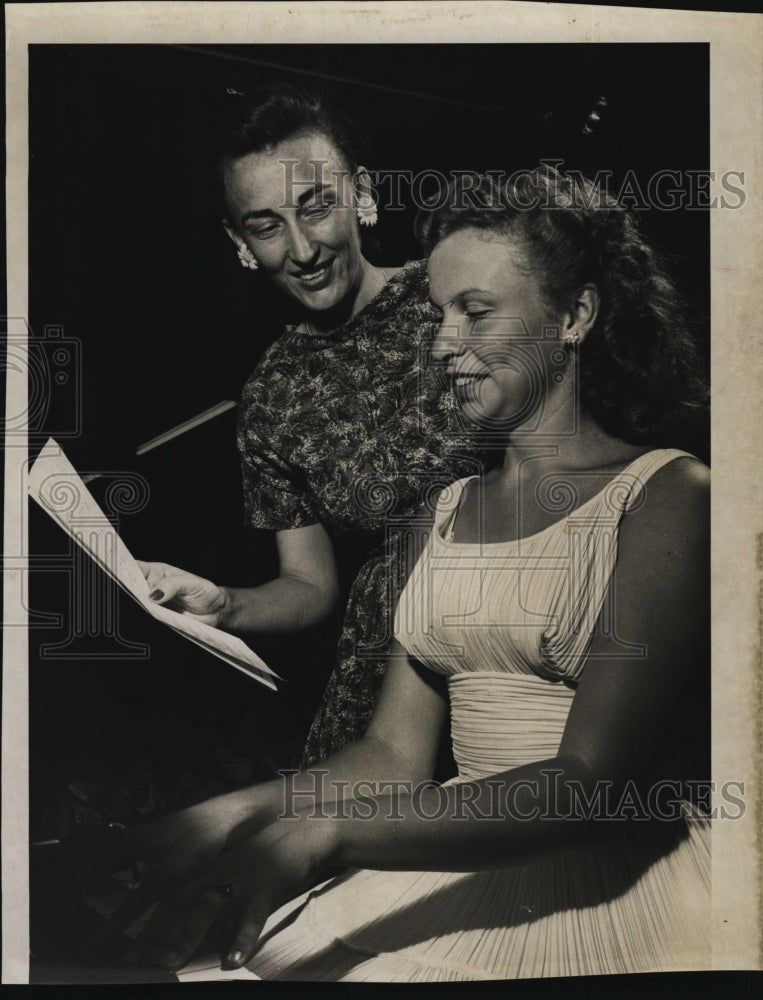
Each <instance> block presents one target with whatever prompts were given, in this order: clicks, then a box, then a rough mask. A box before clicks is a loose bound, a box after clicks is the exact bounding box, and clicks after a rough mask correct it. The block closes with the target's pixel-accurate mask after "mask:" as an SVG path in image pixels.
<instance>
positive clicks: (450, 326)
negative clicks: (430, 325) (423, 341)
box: [432, 319, 462, 365]
mask: <svg viewBox="0 0 763 1000" xmlns="http://www.w3.org/2000/svg"><path fill="white" fill-rule="evenodd" d="M461 349H462V344H461V336H460V328H459V325H458V323H455V322H454V321H453V320H447V319H444V320H443V321H442V322H441V323H440V328H439V330H438V331H437V336H436V337H435V339H434V341H433V343H432V360H433V361H436V362H437V363H438V364H442V365H447V364H448V363H449V362H451V361H452V360H453V358H455V357H456V356H457V355H458V354H460V353H461Z"/></svg>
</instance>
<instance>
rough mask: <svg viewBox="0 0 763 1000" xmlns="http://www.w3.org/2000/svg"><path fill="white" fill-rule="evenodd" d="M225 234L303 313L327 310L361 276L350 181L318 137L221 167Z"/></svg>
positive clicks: (342, 165) (300, 138)
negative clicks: (240, 245) (244, 248)
mask: <svg viewBox="0 0 763 1000" xmlns="http://www.w3.org/2000/svg"><path fill="white" fill-rule="evenodd" d="M225 196H226V202H227V206H228V217H227V220H226V229H227V230H228V233H229V235H230V236H231V237H232V238H233V239H234V240H236V241H237V242H241V241H243V242H244V243H246V245H247V246H248V247H249V249H250V250H251V252H252V253H253V254H254V256H255V258H256V260H257V262H258V264H259V266H260V268H262V270H264V271H265V272H266V273H267V274H268V276H269V277H270V278H271V279H272V281H273V282H274V283H275V284H276V285H277V286H278V287H279V288H281V289H282V290H283V291H284V292H286V293H287V295H290V296H291V297H292V298H294V299H297V301H298V302H300V303H302V305H303V306H305V307H306V308H307V309H311V310H315V311H322V310H325V309H333V308H334V307H336V306H338V305H339V304H340V303H341V302H342V301H343V300H344V299H345V298H347V297H348V296H349V295H351V294H352V293H353V291H354V290H356V289H357V287H358V286H359V284H360V281H361V278H362V262H363V258H362V256H361V252H360V236H359V233H358V224H357V219H356V213H355V211H354V204H355V203H354V192H353V186H352V178H351V177H349V176H348V171H347V167H346V164H345V163H344V161H343V159H342V156H341V154H340V153H339V152H338V150H336V149H335V148H334V147H333V146H332V144H331V142H330V141H329V139H328V138H327V137H326V136H325V135H322V134H321V133H317V132H316V133H312V132H311V133H305V134H302V135H297V136H293V137H292V138H290V139H286V140H285V141H284V142H282V143H279V145H277V146H275V147H274V148H273V149H272V150H270V151H267V152H262V153H249V154H247V155H246V156H241V157H239V158H238V159H235V160H232V161H231V162H230V163H229V164H228V165H227V166H226V169H225Z"/></svg>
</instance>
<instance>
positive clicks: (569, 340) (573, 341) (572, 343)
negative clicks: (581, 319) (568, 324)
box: [564, 330, 580, 347]
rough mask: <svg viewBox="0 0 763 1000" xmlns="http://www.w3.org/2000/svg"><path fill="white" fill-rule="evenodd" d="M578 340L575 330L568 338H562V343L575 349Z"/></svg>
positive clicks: (578, 336) (578, 335)
mask: <svg viewBox="0 0 763 1000" xmlns="http://www.w3.org/2000/svg"><path fill="white" fill-rule="evenodd" d="M579 340H580V334H579V333H578V331H577V330H573V331H572V333H571V334H570V335H569V337H565V338H564V342H565V344H566V345H567V346H568V347H576V346H577V344H578V341H579Z"/></svg>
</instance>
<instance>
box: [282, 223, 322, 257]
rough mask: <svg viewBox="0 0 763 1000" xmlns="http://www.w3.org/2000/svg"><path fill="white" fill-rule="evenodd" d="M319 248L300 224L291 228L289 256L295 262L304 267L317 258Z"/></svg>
mask: <svg viewBox="0 0 763 1000" xmlns="http://www.w3.org/2000/svg"><path fill="white" fill-rule="evenodd" d="M318 250H319V248H318V247H317V246H316V244H315V243H313V241H312V240H311V239H310V238H309V237H308V235H307V233H305V232H304V230H303V229H302V227H301V226H300V225H299V224H295V225H293V226H291V227H290V228H289V256H290V257H291V259H292V260H293V261H294V263H295V264H299V265H300V266H301V267H304V266H305V265H307V264H311V263H312V262H313V261H314V260H316V259H317V256H318Z"/></svg>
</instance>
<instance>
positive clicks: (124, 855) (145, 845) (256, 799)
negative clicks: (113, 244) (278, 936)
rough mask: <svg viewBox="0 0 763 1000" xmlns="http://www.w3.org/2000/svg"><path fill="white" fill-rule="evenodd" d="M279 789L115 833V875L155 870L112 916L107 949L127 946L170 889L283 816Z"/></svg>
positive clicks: (246, 792) (216, 801)
mask: <svg viewBox="0 0 763 1000" xmlns="http://www.w3.org/2000/svg"><path fill="white" fill-rule="evenodd" d="M276 786H278V788H277V787H276ZM279 788H280V783H278V782H271V783H267V784H263V785H256V786H254V787H252V788H246V789H242V790H240V791H237V792H231V793H229V794H227V795H219V796H217V797H215V798H213V799H208V800H207V801H206V802H200V803H199V804H198V805H195V806H191V807H189V808H188V809H183V810H181V811H180V812H177V813H173V814H172V815H170V816H166V817H164V818H163V819H160V820H157V821H155V822H153V823H147V824H145V825H144V826H140V827H136V828H133V829H129V830H125V831H114V834H113V838H112V851H111V857H110V859H108V860H110V861H111V865H110V867H111V870H114V869H116V868H118V867H124V866H126V865H128V864H134V863H135V862H136V861H144V862H148V863H150V864H153V865H155V867H154V868H153V870H152V871H151V872H150V874H149V875H147V876H146V878H145V879H144V880H143V881H142V882H141V884H140V885H139V886H138V888H137V889H135V890H134V891H133V892H131V893H130V895H129V896H128V897H127V899H125V901H124V902H123V903H122V904H121V906H119V908H118V909H117V910H116V911H115V912H114V914H113V915H112V917H111V920H110V921H109V927H108V929H107V937H106V945H107V947H116V946H117V945H118V943H119V942H122V943H124V942H123V941H122V934H123V932H124V930H125V929H126V928H128V927H129V926H130V924H132V923H133V922H134V921H135V920H137V919H138V917H140V916H141V915H142V914H143V913H144V912H145V911H146V910H148V909H149V908H150V907H151V906H153V905H154V904H155V903H156V901H157V900H158V899H160V898H161V897H162V895H163V894H164V893H165V892H166V891H168V889H171V888H172V887H174V886H176V885H178V884H180V883H181V882H184V881H186V880H188V879H190V878H192V877H194V876H195V875H197V874H198V873H199V872H200V871H203V870H204V866H205V865H208V864H209V863H210V862H211V861H212V859H214V858H215V857H216V856H217V855H218V854H220V853H221V852H222V851H223V850H224V849H225V848H226V847H230V846H231V845H233V844H236V843H238V842H239V841H241V840H244V839H246V838H247V837H248V836H251V835H252V834H253V833H254V831H255V830H258V829H261V828H262V827H263V826H267V825H268V824H269V823H271V822H272V821H273V819H274V818H275V817H276V816H277V814H278V811H279V804H278V802H279V800H278V794H279V791H278V789H279ZM101 867H105V866H104V865H103V864H102V865H101Z"/></svg>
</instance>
